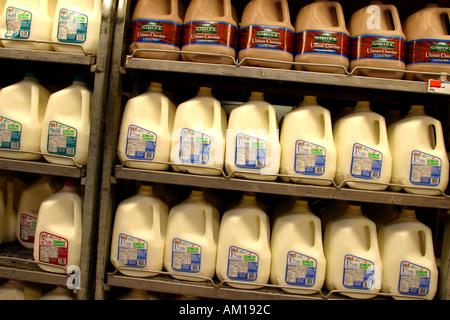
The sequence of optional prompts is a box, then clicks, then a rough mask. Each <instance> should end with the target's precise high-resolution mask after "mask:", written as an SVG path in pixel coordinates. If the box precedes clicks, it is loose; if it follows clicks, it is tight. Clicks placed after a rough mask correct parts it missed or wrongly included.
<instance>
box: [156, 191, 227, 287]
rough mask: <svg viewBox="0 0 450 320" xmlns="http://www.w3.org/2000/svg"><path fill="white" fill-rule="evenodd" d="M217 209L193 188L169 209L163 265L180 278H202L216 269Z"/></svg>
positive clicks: (190, 279)
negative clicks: (185, 197)
mask: <svg viewBox="0 0 450 320" xmlns="http://www.w3.org/2000/svg"><path fill="white" fill-rule="evenodd" d="M219 220H220V218H219V211H218V210H217V209H216V208H215V207H214V206H213V205H212V204H210V203H209V202H208V201H206V200H205V198H204V195H203V191H199V190H192V193H191V195H190V196H189V198H188V199H186V200H184V201H183V202H181V203H179V204H177V205H175V206H174V207H173V208H172V209H171V210H170V213H169V220H168V222H167V232H166V247H165V252H164V267H165V269H166V270H167V271H168V272H171V275H172V276H173V277H174V278H176V279H180V280H189V281H205V280H206V279H205V278H209V279H212V278H213V277H214V275H215V271H216V253H217V240H218V237H219V222H220V221H219Z"/></svg>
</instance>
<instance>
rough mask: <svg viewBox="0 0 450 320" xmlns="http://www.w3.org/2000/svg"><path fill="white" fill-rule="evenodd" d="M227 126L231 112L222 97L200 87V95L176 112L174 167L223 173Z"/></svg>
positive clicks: (199, 171) (183, 169) (204, 173)
mask: <svg viewBox="0 0 450 320" xmlns="http://www.w3.org/2000/svg"><path fill="white" fill-rule="evenodd" d="M226 129H227V115H226V113H225V110H224V109H223V108H222V105H221V103H220V101H219V100H217V99H216V98H214V97H213V95H212V94H211V88H207V87H200V89H199V91H198V94H197V96H196V97H194V98H192V99H189V100H188V101H185V102H183V103H181V104H180V105H179V106H178V108H177V111H176V113H175V120H174V124H173V133H172V141H171V151H170V161H171V162H172V163H174V164H176V165H175V166H172V167H173V169H174V170H175V171H183V172H189V173H193V174H202V175H220V174H221V170H222V169H223V163H224V158H225V135H226ZM182 164H188V165H192V166H183V165H182ZM206 167H213V168H216V169H217V170H215V169H207V168H206Z"/></svg>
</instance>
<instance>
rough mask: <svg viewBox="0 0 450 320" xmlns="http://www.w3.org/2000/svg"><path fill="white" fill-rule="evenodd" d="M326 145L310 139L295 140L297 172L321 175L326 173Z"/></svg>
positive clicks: (295, 168)
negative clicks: (315, 142)
mask: <svg viewBox="0 0 450 320" xmlns="http://www.w3.org/2000/svg"><path fill="white" fill-rule="evenodd" d="M325 156H326V150H325V148H324V147H321V146H318V145H316V144H313V143H311V142H308V141H303V140H297V141H296V142H295V167H294V170H295V172H296V173H300V174H304V175H311V176H321V175H323V174H324V173H325Z"/></svg>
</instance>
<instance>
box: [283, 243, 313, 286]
mask: <svg viewBox="0 0 450 320" xmlns="http://www.w3.org/2000/svg"><path fill="white" fill-rule="evenodd" d="M316 274H317V260H316V259H314V258H311V257H308V256H305V255H303V254H301V253H298V252H295V251H289V252H288V254H287V261H286V278H285V279H286V283H287V284H290V285H293V286H301V287H312V286H313V285H314V283H315V282H316Z"/></svg>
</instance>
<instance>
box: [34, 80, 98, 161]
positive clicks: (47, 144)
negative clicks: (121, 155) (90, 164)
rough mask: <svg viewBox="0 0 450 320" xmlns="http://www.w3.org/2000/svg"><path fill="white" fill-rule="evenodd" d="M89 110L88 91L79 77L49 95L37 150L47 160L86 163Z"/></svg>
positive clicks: (90, 108) (89, 96)
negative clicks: (67, 85) (39, 148)
mask: <svg viewBox="0 0 450 320" xmlns="http://www.w3.org/2000/svg"><path fill="white" fill-rule="evenodd" d="M61 106H64V108H61ZM91 110H92V91H91V90H90V89H89V88H88V87H87V84H86V83H85V82H84V81H83V80H81V79H79V78H75V80H74V82H73V84H72V85H70V86H69V87H67V88H65V89H62V90H60V91H58V92H55V93H53V94H52V95H51V96H50V98H49V99H48V104H47V109H46V110H45V116H44V120H43V121H42V134H41V152H42V153H43V154H44V158H45V159H46V160H47V161H48V162H50V163H55V164H62V165H75V164H77V165H86V164H87V158H88V150H89V135H90V128H91Z"/></svg>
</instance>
